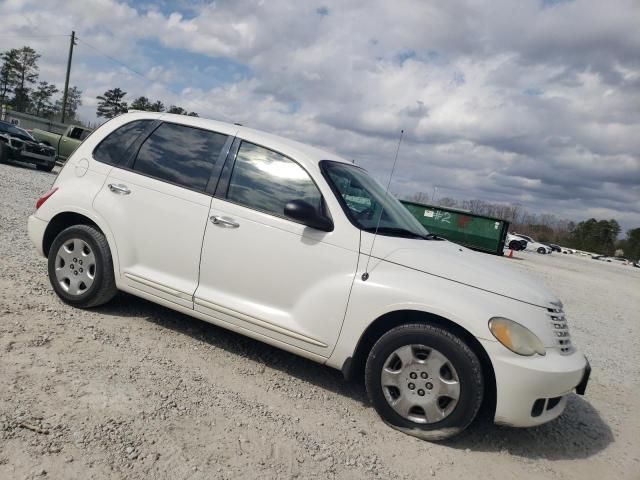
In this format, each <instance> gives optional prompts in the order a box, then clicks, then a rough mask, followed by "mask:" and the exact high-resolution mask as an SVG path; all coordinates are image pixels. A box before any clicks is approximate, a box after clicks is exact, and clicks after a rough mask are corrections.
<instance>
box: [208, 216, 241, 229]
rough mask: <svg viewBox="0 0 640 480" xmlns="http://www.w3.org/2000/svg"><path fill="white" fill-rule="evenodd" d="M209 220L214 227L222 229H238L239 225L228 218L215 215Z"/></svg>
mask: <svg viewBox="0 0 640 480" xmlns="http://www.w3.org/2000/svg"><path fill="white" fill-rule="evenodd" d="M209 220H211V223H213V224H214V225H218V226H219V227H224V228H238V227H239V226H240V224H239V223H237V222H234V221H233V220H232V219H230V218H226V217H218V216H217V215H214V216H212V217H209Z"/></svg>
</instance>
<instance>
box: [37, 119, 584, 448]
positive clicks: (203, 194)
mask: <svg viewBox="0 0 640 480" xmlns="http://www.w3.org/2000/svg"><path fill="white" fill-rule="evenodd" d="M28 232H29V236H30V238H31V240H32V241H33V243H34V245H35V246H36V248H37V250H38V251H39V252H40V254H42V255H44V256H46V257H47V258H48V273H49V278H50V281H51V285H52V286H53V289H54V291H55V293H56V294H57V295H58V296H59V297H60V299H61V300H62V301H63V302H66V303H68V304H69V305H72V306H75V307H79V308H90V307H95V306H97V305H101V304H103V303H106V302H108V301H109V300H110V299H111V298H112V297H113V296H114V295H115V293H116V291H117V290H122V291H126V292H129V293H132V294H134V295H137V296H140V297H142V298H146V299H148V300H150V301H152V302H155V303H158V304H161V305H164V306H166V307H169V308H171V309H174V310H176V311H179V312H183V313H185V314H187V315H191V316H193V317H196V318H199V319H202V320H205V321H207V322H211V323H214V324H216V325H220V326H222V327H224V328H228V329H230V330H233V331H236V332H239V333H241V334H243V335H247V336H250V337H253V338H256V339H259V340H261V341H263V342H266V343H269V344H272V345H275V346H277V347H280V348H282V349H285V350H288V351H291V352H294V353H297V354H299V355H302V356H304V357H307V358H310V359H312V360H314V361H316V362H320V363H323V364H326V365H328V366H330V367H333V368H337V369H340V370H342V372H343V373H344V375H345V377H347V378H354V377H356V376H363V377H364V381H365V384H366V389H367V392H368V395H369V397H370V399H371V402H372V405H373V406H374V407H375V409H376V411H377V412H378V413H379V414H380V416H381V417H382V418H383V419H384V420H385V421H386V422H387V423H388V424H390V425H392V426H393V427H395V428H397V429H399V430H401V431H404V432H407V433H409V434H412V435H416V436H418V437H421V438H426V439H442V438H446V437H450V436H453V435H455V434H457V433H459V432H461V431H463V430H464V429H465V428H467V426H468V425H469V424H470V423H471V422H472V421H473V420H474V418H475V417H476V416H477V415H478V413H479V412H480V411H481V407H482V406H483V405H484V406H485V407H487V410H486V411H491V412H495V413H494V414H493V419H494V420H495V421H496V422H498V423H502V424H508V425H514V426H520V427H526V426H533V425H539V424H542V423H545V422H547V421H549V420H551V419H553V418H555V417H557V416H558V415H560V414H561V413H562V411H563V410H564V408H565V405H566V403H567V397H568V396H569V394H570V393H571V391H572V390H574V389H575V390H576V391H577V392H578V393H579V394H584V392H585V388H586V384H587V381H588V378H589V373H590V367H589V364H588V362H587V360H586V358H585V357H584V355H583V354H581V353H580V352H578V351H577V350H576V348H575V347H574V345H573V344H572V340H571V337H570V334H569V329H568V326H567V320H566V318H565V314H564V312H563V306H562V302H561V301H560V300H559V299H558V298H557V297H556V296H554V295H553V294H552V293H550V292H549V291H548V290H547V289H546V287H545V286H543V285H542V284H541V283H540V282H538V281H536V280H534V279H531V278H529V277H528V276H526V275H525V274H524V273H521V272H519V271H516V270H513V269H511V268H510V267H509V266H508V265H504V264H503V263H502V262H501V261H499V260H497V259H495V258H493V257H489V256H487V255H484V254H480V253H476V252H473V251H471V250H468V249H466V248H464V247H461V246H459V245H456V244H454V243H450V242H448V241H445V240H442V239H439V238H438V237H435V236H433V235H431V234H429V232H427V231H426V230H425V229H424V228H423V227H422V226H421V225H420V223H418V221H417V220H416V219H415V218H414V217H413V216H412V215H411V214H410V213H409V212H408V211H407V209H406V208H405V207H404V206H402V204H401V203H400V202H398V200H396V199H395V197H393V196H392V195H391V194H388V193H387V192H386V191H385V189H384V187H382V186H381V185H380V184H379V183H378V182H377V181H376V180H374V179H373V178H372V177H371V176H369V174H367V172H366V171H365V170H364V169H362V168H360V167H359V166H356V165H354V164H352V163H351V162H349V161H346V160H343V159H341V158H340V157H338V156H336V155H334V154H331V153H328V152H325V151H322V150H319V149H316V148H313V147H309V146H307V145H303V144H300V143H297V142H293V141H290V140H287V139H284V138H281V137H276V136H273V135H269V134H267V133H264V132H259V131H256V130H252V129H249V128H246V127H242V126H236V125H231V124H227V123H221V122H215V121H211V120H205V119H201V118H194V117H186V116H181V115H170V114H161V113H151V112H147V113H129V114H124V115H121V116H119V117H117V118H115V119H113V120H111V121H109V122H107V123H106V124H104V125H103V126H102V127H100V128H99V129H98V130H97V131H96V132H94V134H93V135H91V137H89V138H88V139H87V140H86V141H85V142H84V143H83V144H82V145H81V146H80V147H79V148H78V150H76V152H75V153H74V154H73V155H72V156H71V157H70V159H69V161H68V162H67V163H66V165H65V166H64V167H63V168H62V170H61V172H60V174H59V176H58V177H57V179H56V180H55V182H54V184H53V188H52V189H51V191H49V192H47V193H46V194H45V195H43V196H42V197H41V198H40V199H39V200H38V202H37V203H36V211H35V213H34V214H33V215H32V216H31V217H30V218H29V222H28ZM374 239H375V241H374ZM212 368H214V367H213V366H212ZM482 411H485V410H482Z"/></svg>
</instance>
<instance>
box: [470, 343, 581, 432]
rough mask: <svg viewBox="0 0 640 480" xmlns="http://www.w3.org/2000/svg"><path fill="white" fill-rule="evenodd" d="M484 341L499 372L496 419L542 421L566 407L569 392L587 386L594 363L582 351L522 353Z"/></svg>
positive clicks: (512, 422)
mask: <svg viewBox="0 0 640 480" xmlns="http://www.w3.org/2000/svg"><path fill="white" fill-rule="evenodd" d="M481 343H482V346H483V347H484V348H485V350H486V351H487V353H488V354H489V357H490V358H491V362H492V364H493V369H494V372H495V376H496V414H495V422H496V423H500V424H503V425H510V426H514V427H532V426H535V425H541V424H543V423H546V422H548V421H550V420H553V419H554V418H556V417H558V416H559V415H560V414H561V413H562V412H563V411H564V408H565V406H566V403H567V395H568V394H569V393H571V392H572V391H573V390H574V389H576V387H578V386H581V387H582V386H584V387H586V382H587V381H588V372H590V367H589V363H588V362H587V359H586V358H585V356H584V355H582V354H581V353H580V352H577V351H576V352H574V353H572V354H571V355H560V353H559V352H558V351H555V350H551V349H548V350H547V354H546V355H545V356H544V357H540V356H538V355H536V356H535V357H521V356H518V355H516V354H514V353H511V352H510V351H508V350H507V349H506V348H504V347H503V346H502V345H501V344H499V343H498V342H493V341H487V340H482V341H481ZM582 393H584V390H583V392H582Z"/></svg>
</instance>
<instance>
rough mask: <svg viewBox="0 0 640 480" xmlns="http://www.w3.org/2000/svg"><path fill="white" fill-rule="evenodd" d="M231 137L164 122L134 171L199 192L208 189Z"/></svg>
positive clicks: (134, 166)
mask: <svg viewBox="0 0 640 480" xmlns="http://www.w3.org/2000/svg"><path fill="white" fill-rule="evenodd" d="M227 138H228V136H227V135H224V134H221V133H217V132H212V131H209V130H203V129H200V128H195V127H190V126H187V125H177V124H172V123H163V124H162V125H160V127H158V128H157V129H156V130H155V131H154V132H153V133H152V134H151V135H150V136H149V138H147V139H146V140H145V141H144V143H143V144H142V147H140V151H139V152H138V156H137V158H136V160H135V163H134V164H133V170H135V171H136V172H139V173H142V174H144V175H147V176H149V177H154V178H157V179H158V180H164V181H167V182H170V183H174V184H176V185H180V186H182V187H186V188H189V189H191V190H196V191H204V189H205V187H206V185H207V182H208V181H209V178H210V177H211V175H212V171H213V168H214V166H218V167H219V166H220V163H221V162H222V159H220V154H221V152H222V148H223V147H224V145H225V143H226V141H227Z"/></svg>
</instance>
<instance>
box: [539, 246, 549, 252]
mask: <svg viewBox="0 0 640 480" xmlns="http://www.w3.org/2000/svg"><path fill="white" fill-rule="evenodd" d="M538 253H547V251H546V250H545V249H544V248H542V247H538Z"/></svg>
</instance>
